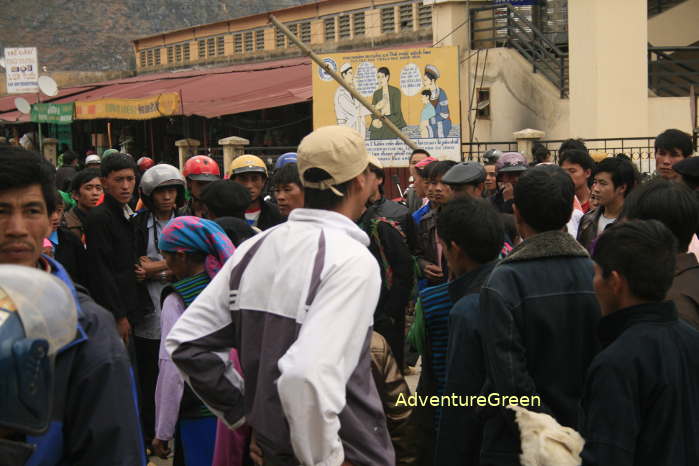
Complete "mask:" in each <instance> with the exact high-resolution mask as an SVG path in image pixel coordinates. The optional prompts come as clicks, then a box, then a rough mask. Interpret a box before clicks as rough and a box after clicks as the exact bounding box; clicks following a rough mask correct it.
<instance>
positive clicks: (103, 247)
mask: <svg viewBox="0 0 699 466" xmlns="http://www.w3.org/2000/svg"><path fill="white" fill-rule="evenodd" d="M85 230H86V236H87V254H88V259H89V260H90V264H91V266H92V267H91V271H90V276H89V285H90V292H91V293H92V296H93V297H94V298H95V301H97V302H98V303H99V304H100V305H102V306H104V307H105V308H106V309H107V310H108V311H109V312H111V313H112V314H113V315H114V318H115V319H120V318H122V317H126V313H127V309H126V305H125V304H124V301H123V299H122V298H121V294H120V292H119V289H118V286H117V284H116V281H115V280H114V274H113V273H112V270H114V267H113V263H112V259H113V258H114V253H115V252H114V249H113V248H112V232H111V229H110V221H109V217H108V216H106V215H103V214H102V213H101V212H100V213H92V214H88V216H87V220H86V225H85Z"/></svg>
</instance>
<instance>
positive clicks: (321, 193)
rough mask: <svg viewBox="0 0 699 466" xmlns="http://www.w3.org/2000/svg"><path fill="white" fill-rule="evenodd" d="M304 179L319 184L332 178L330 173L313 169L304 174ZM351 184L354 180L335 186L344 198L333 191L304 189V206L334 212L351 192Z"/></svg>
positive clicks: (320, 169)
mask: <svg viewBox="0 0 699 466" xmlns="http://www.w3.org/2000/svg"><path fill="white" fill-rule="evenodd" d="M367 169H368V166H367ZM302 176H303V178H304V179H305V180H306V181H309V182H311V183H318V182H320V181H323V180H327V179H329V178H331V176H330V173H328V172H326V171H325V170H323V169H322V168H317V167H311V168H308V169H306V171H305V172H303V175H302ZM350 184H352V180H349V181H345V182H344V183H340V184H336V185H334V188H335V189H337V190H338V191H339V192H340V193H342V196H338V195H337V194H335V193H334V192H333V191H332V190H331V189H316V188H309V187H304V188H303V195H304V204H305V207H307V208H309V209H322V210H333V209H335V208H337V207H338V206H339V205H340V204H342V201H343V200H344V199H345V197H344V196H346V195H347V193H348V192H349V187H350Z"/></svg>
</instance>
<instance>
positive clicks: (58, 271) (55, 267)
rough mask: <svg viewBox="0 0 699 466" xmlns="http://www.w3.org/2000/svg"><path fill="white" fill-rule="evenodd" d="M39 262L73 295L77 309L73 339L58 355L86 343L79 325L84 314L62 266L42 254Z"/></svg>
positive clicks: (71, 282)
mask: <svg viewBox="0 0 699 466" xmlns="http://www.w3.org/2000/svg"><path fill="white" fill-rule="evenodd" d="M40 261H42V262H43V263H42V264H41V265H48V266H47V270H46V271H47V272H49V273H50V274H52V275H53V276H54V277H56V278H58V279H59V280H61V281H62V282H63V283H64V284H65V285H66V287H68V290H70V293H71V294H72V295H73V300H74V301H75V308H76V309H77V313H78V319H77V321H76V324H75V339H74V340H73V341H71V342H70V343H68V344H67V345H65V346H63V347H62V348H60V349H59V350H58V352H59V353H62V352H63V351H65V350H67V349H68V348H71V347H73V346H75V345H77V344H80V343H82V342H84V341H87V333H85V330H84V329H83V326H82V325H81V324H80V320H81V319H83V317H84V314H83V312H82V308H81V307H80V299H79V298H78V292H77V290H76V289H75V285H74V284H73V281H72V280H71V279H70V277H69V276H68V272H66V269H64V268H63V266H62V265H61V264H60V263H59V262H58V261H56V260H55V259H53V258H51V257H49V256H46V255H43V254H42V255H41V257H40Z"/></svg>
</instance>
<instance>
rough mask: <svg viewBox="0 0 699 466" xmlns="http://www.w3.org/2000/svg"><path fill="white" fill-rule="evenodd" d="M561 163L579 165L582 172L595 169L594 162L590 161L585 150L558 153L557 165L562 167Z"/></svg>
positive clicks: (569, 150)
mask: <svg viewBox="0 0 699 466" xmlns="http://www.w3.org/2000/svg"><path fill="white" fill-rule="evenodd" d="M563 162H568V163H570V164H577V165H580V166H581V167H582V169H583V170H594V169H595V161H594V160H592V157H590V154H589V153H588V152H587V150H581V149H568V150H566V151H565V152H560V155H559V156H558V165H563Z"/></svg>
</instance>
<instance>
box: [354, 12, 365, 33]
mask: <svg viewBox="0 0 699 466" xmlns="http://www.w3.org/2000/svg"><path fill="white" fill-rule="evenodd" d="M352 21H353V22H354V37H360V36H363V35H364V34H366V25H365V23H364V12H363V11H360V12H359V13H354V14H353V15H352Z"/></svg>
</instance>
